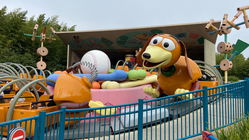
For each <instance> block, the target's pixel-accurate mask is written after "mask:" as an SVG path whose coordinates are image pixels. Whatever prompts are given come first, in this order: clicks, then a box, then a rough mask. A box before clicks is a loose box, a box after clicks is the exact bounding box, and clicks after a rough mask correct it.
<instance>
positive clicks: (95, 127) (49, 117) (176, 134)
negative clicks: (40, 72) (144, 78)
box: [0, 79, 249, 140]
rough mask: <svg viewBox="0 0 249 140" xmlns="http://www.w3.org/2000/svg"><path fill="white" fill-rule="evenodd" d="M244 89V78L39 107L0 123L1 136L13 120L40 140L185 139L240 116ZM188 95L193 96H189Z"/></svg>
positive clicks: (246, 104) (247, 86)
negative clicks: (156, 94)
mask: <svg viewBox="0 0 249 140" xmlns="http://www.w3.org/2000/svg"><path fill="white" fill-rule="evenodd" d="M248 93H249V80H248V79H245V80H242V81H239V82H236V83H231V84H226V85H222V86H218V87H213V88H203V89H201V90H197V91H191V92H188V93H183V94H178V95H173V96H166V97H162V98H156V99H152V100H142V99H140V100H139V101H138V102H137V103H132V104H124V105H115V106H106V107H102V108H84V109H66V108H62V109H61V110H59V111H56V112H51V113H46V112H44V111H42V112H40V114H39V115H38V116H34V117H31V118H25V119H20V120H13V121H9V122H4V123H0V139H2V138H3V137H8V133H7V132H8V131H6V128H7V129H8V130H10V129H11V128H12V127H15V126H17V125H18V124H19V126H20V127H23V128H24V129H25V130H26V133H28V135H27V137H28V138H34V139H39V140H44V139H46V140H50V139H51V140H54V139H58V140H60V139H117V140H119V139H122V140H124V139H127V140H129V139H132V140H134V139H138V140H161V139H162V140H175V139H186V138H191V137H194V136H198V135H201V134H202V131H204V130H208V131H213V130H215V129H219V128H222V127H226V126H228V125H231V124H233V123H235V122H237V121H239V120H241V119H242V118H244V117H245V115H247V114H248V112H249V96H247V94H248ZM134 94H136V93H134ZM190 95H194V97H193V98H189V97H190ZM110 112H112V113H110ZM100 114H101V115H100ZM29 123H35V124H29ZM25 124H26V125H25ZM28 124H29V125H28ZM28 129H30V130H29V131H27V130H28Z"/></svg>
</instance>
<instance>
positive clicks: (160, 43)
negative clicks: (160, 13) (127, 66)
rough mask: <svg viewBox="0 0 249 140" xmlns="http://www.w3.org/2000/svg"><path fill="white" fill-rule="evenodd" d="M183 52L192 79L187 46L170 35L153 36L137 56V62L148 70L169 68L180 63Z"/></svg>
mask: <svg viewBox="0 0 249 140" xmlns="http://www.w3.org/2000/svg"><path fill="white" fill-rule="evenodd" d="M182 51H183V52H184V55H185V60H186V64H187V69H188V72H189V75H190V77H191V76H192V74H191V69H190V67H189V65H188V58H187V52H186V48H185V45H184V44H183V42H182V41H179V40H178V39H176V38H175V37H174V36H172V35H169V34H158V35H154V36H152V37H151V39H149V40H148V42H147V43H146V44H145V46H144V47H143V48H142V50H141V51H140V52H139V53H138V54H137V61H138V64H141V65H142V66H143V67H144V68H146V69H154V68H158V67H161V68H167V67H169V66H172V65H174V64H175V63H176V62H177V61H178V59H179V57H180V55H181V52H182Z"/></svg>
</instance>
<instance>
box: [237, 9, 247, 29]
mask: <svg viewBox="0 0 249 140" xmlns="http://www.w3.org/2000/svg"><path fill="white" fill-rule="evenodd" d="M247 9H249V6H243V7H239V8H237V10H238V11H242V12H243V15H244V16H243V17H244V21H245V25H246V28H249V22H248V15H247V13H246V10H247Z"/></svg>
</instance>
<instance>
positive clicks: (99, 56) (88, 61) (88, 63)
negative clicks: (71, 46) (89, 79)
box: [81, 50, 111, 73]
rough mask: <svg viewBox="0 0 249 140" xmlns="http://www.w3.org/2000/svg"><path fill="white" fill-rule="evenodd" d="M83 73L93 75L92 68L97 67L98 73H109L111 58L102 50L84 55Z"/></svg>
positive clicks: (82, 60)
mask: <svg viewBox="0 0 249 140" xmlns="http://www.w3.org/2000/svg"><path fill="white" fill-rule="evenodd" d="M81 63H82V64H81V70H82V72H83V73H91V71H92V67H93V66H94V67H96V70H97V73H108V71H109V70H110V68H111V61H110V59H109V57H108V56H107V55H106V54H105V53H104V52H103V51H100V50H91V51H88V52H87V53H85V54H84V56H83V57H82V59H81Z"/></svg>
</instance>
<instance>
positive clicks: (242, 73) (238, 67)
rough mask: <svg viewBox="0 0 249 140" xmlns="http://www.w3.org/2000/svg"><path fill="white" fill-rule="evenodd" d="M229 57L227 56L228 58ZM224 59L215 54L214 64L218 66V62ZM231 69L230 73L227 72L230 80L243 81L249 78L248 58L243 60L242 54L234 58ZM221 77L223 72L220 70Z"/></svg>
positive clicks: (221, 55) (222, 55) (222, 56)
mask: <svg viewBox="0 0 249 140" xmlns="http://www.w3.org/2000/svg"><path fill="white" fill-rule="evenodd" d="M229 57H230V55H228V56H227V58H229ZM223 59H225V55H224V54H217V55H216V63H217V64H220V61H221V60H223ZM232 62H233V67H232V69H231V70H230V71H228V74H229V76H231V79H236V77H237V78H238V79H244V78H245V77H249V58H247V59H246V58H245V57H244V56H243V55H242V54H239V55H238V56H236V57H234V59H233V60H232ZM220 72H221V73H222V75H224V72H223V71H221V70H220Z"/></svg>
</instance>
